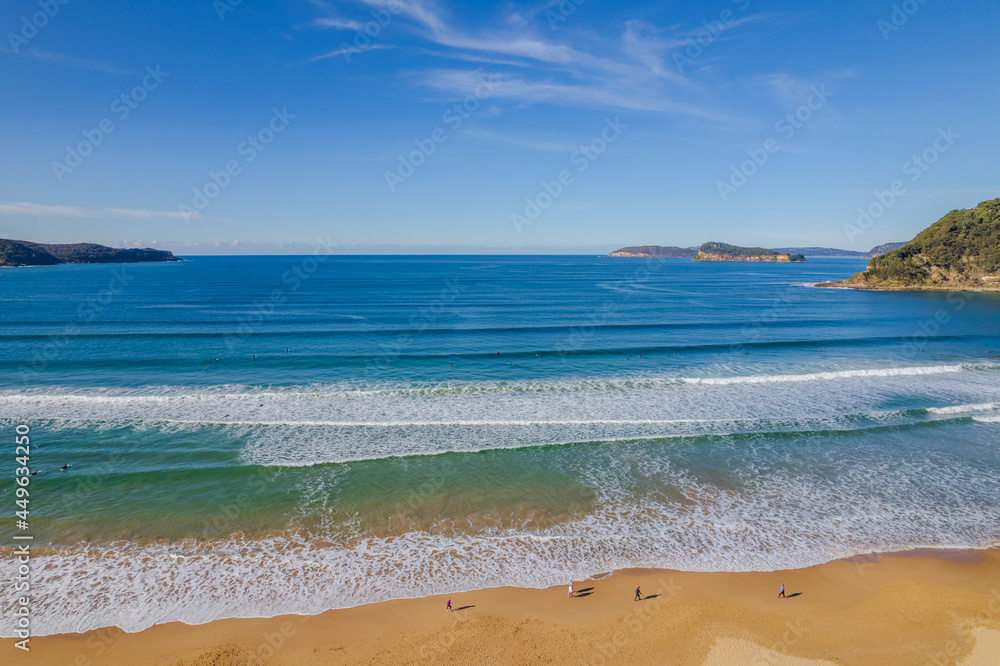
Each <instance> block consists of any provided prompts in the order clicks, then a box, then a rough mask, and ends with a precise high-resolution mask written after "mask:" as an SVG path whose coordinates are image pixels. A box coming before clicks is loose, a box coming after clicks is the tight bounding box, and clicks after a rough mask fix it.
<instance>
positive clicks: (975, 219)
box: [817, 199, 1000, 291]
mask: <svg viewBox="0 0 1000 666" xmlns="http://www.w3.org/2000/svg"><path fill="white" fill-rule="evenodd" d="M817 286H819V287H847V288H851V289H900V290H924V289H927V290H947V291H1000V199H993V200H992V201H984V202H982V203H980V204H979V205H978V206H976V207H975V208H970V209H968V210H953V211H951V212H950V213H948V214H947V215H945V216H944V217H942V218H941V219H940V220H938V221H937V222H935V223H934V224H932V225H931V226H929V227H927V228H926V229H924V230H923V231H921V232H920V233H919V234H917V236H916V238H914V239H913V240H911V241H910V242H909V243H907V244H905V245H903V246H902V247H900V248H898V249H895V250H892V251H890V252H888V253H886V254H883V255H880V256H877V257H875V258H873V259H872V260H871V261H870V262H868V268H867V270H865V271H862V272H861V273H858V274H857V275H855V276H854V277H851V278H849V279H847V280H842V281H840V282H827V283H823V284H820V285H817Z"/></svg>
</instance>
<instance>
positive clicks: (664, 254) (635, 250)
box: [608, 241, 906, 259]
mask: <svg viewBox="0 0 1000 666" xmlns="http://www.w3.org/2000/svg"><path fill="white" fill-rule="evenodd" d="M904 245H906V242H905V241H904V242H899V243H885V244H883V245H878V246H876V247H873V248H872V249H871V250H869V251H868V252H861V251H858V250H841V249H839V248H835V247H775V248H770V251H772V252H776V253H777V254H787V255H789V256H794V255H802V256H803V257H848V258H852V259H871V258H872V257H876V256H878V255H880V254H885V253H886V252H889V251H890V250H895V249H896V248H898V247H902V246H904ZM730 247H733V246H730ZM751 249H762V248H751ZM698 250H699V248H697V247H675V246H673V245H640V246H637V247H623V248H621V249H620V250H615V251H614V252H611V253H609V254H608V256H609V257H652V258H662V259H693V258H695V257H696V256H697V255H698Z"/></svg>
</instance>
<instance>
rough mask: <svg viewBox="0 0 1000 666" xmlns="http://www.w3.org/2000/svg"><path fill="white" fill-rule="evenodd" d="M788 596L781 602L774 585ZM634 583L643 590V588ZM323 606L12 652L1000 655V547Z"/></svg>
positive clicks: (174, 658)
mask: <svg viewBox="0 0 1000 666" xmlns="http://www.w3.org/2000/svg"><path fill="white" fill-rule="evenodd" d="M781 584H784V585H785V587H786V590H787V598H786V599H777V598H776V595H777V591H778V588H779V585H781ZM636 586H641V589H642V594H643V595H644V599H643V600H642V601H639V602H635V601H633V596H634V594H633V592H634V590H635V587H636ZM576 593H577V595H578V596H577V598H574V599H568V598H567V590H566V587H565V586H563V585H560V586H556V587H552V588H549V589H544V590H529V589H517V588H499V589H491V590H481V591H475V592H466V593H461V594H455V595H452V596H451V597H450V598H451V599H452V605H453V607H454V608H455V610H454V612H452V613H448V612H446V611H445V603H446V601H447V599H448V597H446V596H434V597H427V598H421V599H406V600H398V601H387V602H384V603H378V604H371V605H368V606H362V607H358V608H351V609H343V610H333V611H329V612H326V613H323V614H321V615H318V616H294V615H292V616H282V617H275V618H269V619H231V620H220V621H216V622H211V623H208V624H204V625H199V626H190V625H185V624H181V623H170V624H164V625H158V626H155V627H152V628H150V629H148V630H146V631H143V632H140V633H137V634H125V633H123V632H121V631H119V630H116V629H114V628H110V629H102V630H98V631H92V632H88V633H85V634H65V635H58V636H46V637H37V638H33V639H32V640H31V652H30V653H28V654H26V653H24V652H23V651H20V650H17V649H15V648H14V647H13V641H11V640H5V641H4V644H3V648H2V649H0V655H2V661H3V663H5V664H46V665H48V666H51V665H54V664H67V665H68V664H74V665H77V666H85V665H88V664H139V663H141V664H183V665H185V666H196V665H209V664H211V665H214V666H226V665H230V664H232V665H235V664H331V663H333V664H340V663H344V664H347V663H351V664H354V663H358V664H400V663H410V664H421V663H427V664H430V663H458V664H472V663H494V664H520V663H554V664H561V663H566V664H569V663H573V664H580V663H583V664H605V663H607V664H611V663H616V664H622V663H628V664H690V665H692V666H693V665H696V664H697V665H701V664H709V665H711V666H722V665H724V664H771V665H777V664H780V665H788V666H791V665H805V664H831V663H832V664H900V665H902V664H907V665H911V664H928V665H930V664H962V665H963V666H979V665H986V664H996V663H1000V551H998V550H995V549H994V550H987V551H950V552H915V553H906V554H892V555H882V556H878V555H873V556H863V557H858V558H853V559H851V560H842V561H836V562H830V563H827V564H823V565H819V566H815V567H809V568H806V569H800V570H793V571H782V572H767V573H688V572H676V571H620V572H617V573H615V574H614V575H612V576H607V577H603V578H595V579H592V580H589V581H577V583H576Z"/></svg>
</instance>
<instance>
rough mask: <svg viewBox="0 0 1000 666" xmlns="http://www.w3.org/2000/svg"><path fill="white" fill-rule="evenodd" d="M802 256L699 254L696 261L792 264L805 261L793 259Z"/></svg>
mask: <svg viewBox="0 0 1000 666" xmlns="http://www.w3.org/2000/svg"><path fill="white" fill-rule="evenodd" d="M796 256H802V255H790V254H762V255H747V256H738V257H737V256H733V255H729V254H715V253H712V252H699V253H698V254H697V256H695V260H696V261H750V262H765V263H790V262H793V261H805V258H804V257H803V258H802V259H793V257H796Z"/></svg>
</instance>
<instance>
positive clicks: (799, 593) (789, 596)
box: [785, 592, 802, 599]
mask: <svg viewBox="0 0 1000 666" xmlns="http://www.w3.org/2000/svg"><path fill="white" fill-rule="evenodd" d="M801 596H802V593H801V592H796V593H795V594H789V595H788V596H787V597H785V598H786V599H794V598H795V597H801Z"/></svg>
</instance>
